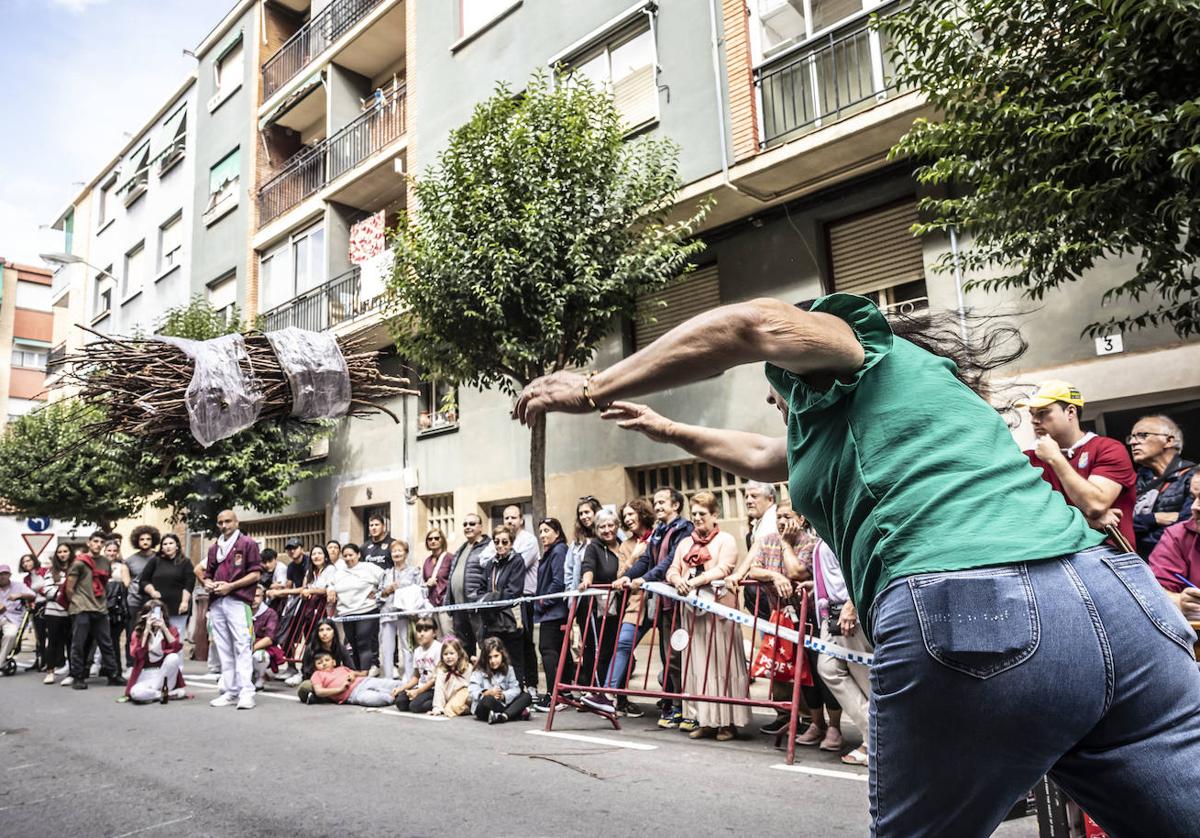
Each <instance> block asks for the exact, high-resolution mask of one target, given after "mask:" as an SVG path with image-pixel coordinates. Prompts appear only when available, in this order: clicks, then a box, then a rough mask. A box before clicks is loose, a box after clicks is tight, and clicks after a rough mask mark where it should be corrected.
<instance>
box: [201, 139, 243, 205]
mask: <svg viewBox="0 0 1200 838" xmlns="http://www.w3.org/2000/svg"><path fill="white" fill-rule="evenodd" d="M240 150H241V149H237V148H235V149H234V150H233V151H232V152H231V153H230V154H228V155H227V156H226V157H225V158H224V159H223V160H221V162H220V163H218V164H217V165H215V166H213V167H212V169H210V170H209V174H208V191H209V194H210V195H211V194H215V193H217V192H220V191H221V187H222V186H224V185H225V184H226V183H228V182H230V181H233V180H237V178H238V176H239V175H240V174H241V170H242V166H241V156H240V155H239V154H238V152H239V151H240Z"/></svg>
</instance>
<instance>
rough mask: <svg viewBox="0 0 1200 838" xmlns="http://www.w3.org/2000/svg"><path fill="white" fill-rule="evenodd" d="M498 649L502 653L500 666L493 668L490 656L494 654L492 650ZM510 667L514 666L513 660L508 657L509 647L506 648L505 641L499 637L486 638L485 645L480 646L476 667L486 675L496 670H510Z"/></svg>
mask: <svg viewBox="0 0 1200 838" xmlns="http://www.w3.org/2000/svg"><path fill="white" fill-rule="evenodd" d="M496 651H498V652H499V653H500V668H499V669H492V665H491V664H490V663H488V658H490V657H491V656H492V652H496ZM510 668H512V662H511V661H509V659H508V649H505V648H504V641H503V640H501V639H500V638H499V637H489V638H487V639H486V640H484V641H483V645H482V646H481V647H480V648H479V657H478V658H476V659H475V669H476V670H478V671H479V672H482V673H483V674H484V675H491V674H493V673H495V672H508V670H509V669H510Z"/></svg>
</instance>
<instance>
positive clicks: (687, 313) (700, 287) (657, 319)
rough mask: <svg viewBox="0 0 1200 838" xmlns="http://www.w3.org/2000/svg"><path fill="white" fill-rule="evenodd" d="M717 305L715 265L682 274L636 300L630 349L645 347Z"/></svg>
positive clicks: (719, 296) (717, 286) (719, 297)
mask: <svg viewBox="0 0 1200 838" xmlns="http://www.w3.org/2000/svg"><path fill="white" fill-rule="evenodd" d="M720 304H721V283H720V279H719V277H718V276H717V266H716V264H715V263H714V264H711V265H706V266H705V267H703V268H697V269H696V270H694V271H692V272H691V273H688V274H684V275H683V276H682V277H680V278H679V279H676V280H674V281H672V282H671V283H669V284H668V285H667V286H666V287H665V288H663V289H662V290H660V291H655V292H654V293H652V294H643V295H641V296H639V297H638V299H637V316H636V318H635V320H634V324H633V344H634V348H635V349H642V348H644V347H646V346H649V345H650V344H651V343H653V342H654V341H655V340H657V339H658V338H659V337H661V336H663V335H665V334H666V333H667V332H669V331H670V330H671V329H673V328H675V327H676V326H678V325H679V324H680V323H682V322H683V321H685V320H688V319H690V318H692V317H695V316H696V315H697V314H702V313H703V312H706V311H708V310H709V309H713V308H716V307H717V306H719V305H720Z"/></svg>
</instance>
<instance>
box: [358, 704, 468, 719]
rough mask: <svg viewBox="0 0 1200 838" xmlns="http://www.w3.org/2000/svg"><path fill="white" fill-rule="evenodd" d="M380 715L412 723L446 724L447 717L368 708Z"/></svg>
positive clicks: (385, 708)
mask: <svg viewBox="0 0 1200 838" xmlns="http://www.w3.org/2000/svg"><path fill="white" fill-rule="evenodd" d="M369 709H371V710H375V711H377V712H379V713H381V714H382V715H384V716H399V717H400V718H402V719H413V720H414V721H422V722H448V721H450V718H449V717H448V716H430V715H428V714H427V713H401V712H400V711H399V710H397V709H396V708H395V707H372V708H369Z"/></svg>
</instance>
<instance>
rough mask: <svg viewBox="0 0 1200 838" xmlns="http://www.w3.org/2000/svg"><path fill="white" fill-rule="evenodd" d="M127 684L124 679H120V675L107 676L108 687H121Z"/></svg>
mask: <svg viewBox="0 0 1200 838" xmlns="http://www.w3.org/2000/svg"><path fill="white" fill-rule="evenodd" d="M128 683H129V682H128V681H126V680H125V679H124V678H122V677H121V676H120V675H109V676H108V685H109V686H110V687H123V686H125V685H126V684H128Z"/></svg>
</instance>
